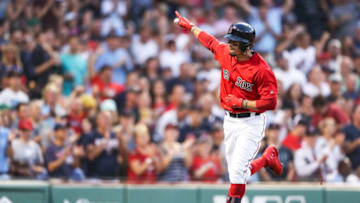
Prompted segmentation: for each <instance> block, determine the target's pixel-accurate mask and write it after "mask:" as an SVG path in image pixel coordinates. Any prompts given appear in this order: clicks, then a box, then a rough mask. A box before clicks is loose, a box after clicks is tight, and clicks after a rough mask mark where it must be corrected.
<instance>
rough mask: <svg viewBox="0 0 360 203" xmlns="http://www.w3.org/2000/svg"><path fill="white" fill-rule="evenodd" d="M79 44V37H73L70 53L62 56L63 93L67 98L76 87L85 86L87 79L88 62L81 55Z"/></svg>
mask: <svg viewBox="0 0 360 203" xmlns="http://www.w3.org/2000/svg"><path fill="white" fill-rule="evenodd" d="M79 43H80V42H79V39H78V37H76V36H73V37H71V38H70V39H69V45H70V50H69V53H64V54H62V55H60V61H61V66H62V71H63V74H64V79H65V81H64V88H63V93H64V95H66V96H68V95H70V94H71V91H72V90H73V89H74V88H75V87H76V86H79V85H84V84H85V79H86V78H85V77H86V76H87V70H88V69H87V61H86V58H85V57H84V56H82V55H81V54H80V44H79Z"/></svg>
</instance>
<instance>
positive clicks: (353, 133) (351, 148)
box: [342, 105, 360, 169]
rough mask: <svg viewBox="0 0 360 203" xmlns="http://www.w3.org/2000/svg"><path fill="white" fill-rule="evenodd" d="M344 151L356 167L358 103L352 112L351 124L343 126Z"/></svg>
mask: <svg viewBox="0 0 360 203" xmlns="http://www.w3.org/2000/svg"><path fill="white" fill-rule="evenodd" d="M342 131H343V132H344V134H345V144H344V152H345V153H346V155H347V156H348V157H349V158H350V161H351V166H352V168H353V169H356V168H358V167H359V166H360V105H357V106H356V107H355V109H354V111H353V114H352V122H351V124H349V125H347V126H345V127H344V128H343V129H342Z"/></svg>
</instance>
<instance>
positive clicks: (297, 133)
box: [282, 119, 309, 152]
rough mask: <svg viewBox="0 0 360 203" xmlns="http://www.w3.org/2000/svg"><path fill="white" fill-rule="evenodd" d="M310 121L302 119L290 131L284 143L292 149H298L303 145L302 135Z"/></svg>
mask: <svg viewBox="0 0 360 203" xmlns="http://www.w3.org/2000/svg"><path fill="white" fill-rule="evenodd" d="M308 123H309V122H308V121H306V120H304V119H302V120H300V121H299V122H298V123H297V124H296V125H295V126H294V129H293V130H292V131H291V132H289V134H288V135H287V136H286V137H285V139H284V140H283V141H282V145H283V146H284V147H286V148H288V149H290V150H291V151H293V152H294V151H296V150H297V149H299V148H300V147H301V142H302V137H303V136H304V135H305V133H306V127H307V126H308Z"/></svg>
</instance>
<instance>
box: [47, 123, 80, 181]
mask: <svg viewBox="0 0 360 203" xmlns="http://www.w3.org/2000/svg"><path fill="white" fill-rule="evenodd" d="M67 130H68V129H67V127H66V126H64V125H62V124H56V125H55V127H54V142H53V144H51V145H50V146H49V147H48V148H47V149H46V151H45V162H46V165H47V169H48V171H49V175H50V177H57V178H66V179H67V178H71V179H73V180H78V181H79V180H83V179H84V178H85V176H84V173H83V171H82V170H81V169H80V168H79V166H80V158H81V157H82V156H83V155H84V152H83V149H82V148H81V147H78V146H74V145H69V146H65V143H66V141H67V140H66V138H67V135H68V132H67Z"/></svg>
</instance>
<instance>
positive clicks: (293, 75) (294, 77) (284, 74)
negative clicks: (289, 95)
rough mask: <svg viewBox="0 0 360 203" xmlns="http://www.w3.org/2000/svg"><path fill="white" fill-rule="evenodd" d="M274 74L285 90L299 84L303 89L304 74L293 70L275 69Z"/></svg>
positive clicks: (304, 82)
mask: <svg viewBox="0 0 360 203" xmlns="http://www.w3.org/2000/svg"><path fill="white" fill-rule="evenodd" d="M274 74H275V76H276V78H277V79H279V80H280V81H281V82H282V84H283V86H284V89H285V90H287V89H289V87H290V86H291V85H292V84H295V83H298V84H300V86H301V87H305V84H306V77H305V74H304V73H303V72H301V71H299V70H297V69H295V68H289V69H288V70H283V69H281V68H276V69H275V70H274Z"/></svg>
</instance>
